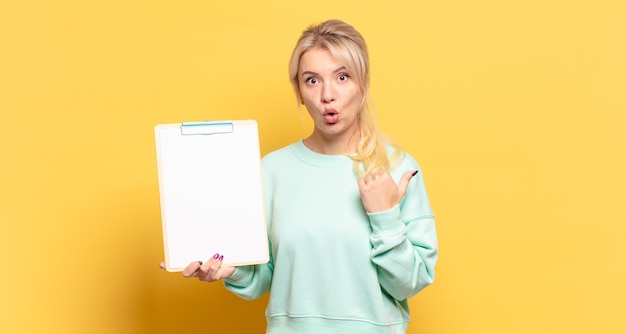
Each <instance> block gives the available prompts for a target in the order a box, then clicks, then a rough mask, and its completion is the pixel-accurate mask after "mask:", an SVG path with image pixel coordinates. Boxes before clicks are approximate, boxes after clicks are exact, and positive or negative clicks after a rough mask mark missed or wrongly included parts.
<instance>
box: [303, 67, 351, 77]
mask: <svg viewBox="0 0 626 334" xmlns="http://www.w3.org/2000/svg"><path fill="white" fill-rule="evenodd" d="M344 70H347V68H346V67H345V66H341V67H340V68H338V69H336V70H334V71H333V73H337V72H341V71H344ZM300 75H301V76H305V75H319V74H317V73H315V72H313V71H304V72H302V73H301V74H300Z"/></svg>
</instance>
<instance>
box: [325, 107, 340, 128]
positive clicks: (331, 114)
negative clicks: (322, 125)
mask: <svg viewBox="0 0 626 334" xmlns="http://www.w3.org/2000/svg"><path fill="white" fill-rule="evenodd" d="M338 120H339V113H338V112H337V111H336V110H335V109H327V110H325V111H324V121H325V122H326V123H328V124H334V123H337V121H338Z"/></svg>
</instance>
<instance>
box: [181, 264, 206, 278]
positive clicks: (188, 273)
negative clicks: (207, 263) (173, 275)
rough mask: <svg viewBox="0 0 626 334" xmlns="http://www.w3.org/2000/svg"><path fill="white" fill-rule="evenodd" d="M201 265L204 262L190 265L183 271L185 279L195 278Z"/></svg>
mask: <svg viewBox="0 0 626 334" xmlns="http://www.w3.org/2000/svg"><path fill="white" fill-rule="evenodd" d="M201 265H202V262H200V261H194V262H191V263H190V264H189V265H187V266H186V267H185V268H184V269H183V276H185V277H192V276H194V274H196V272H197V271H198V269H200V267H201Z"/></svg>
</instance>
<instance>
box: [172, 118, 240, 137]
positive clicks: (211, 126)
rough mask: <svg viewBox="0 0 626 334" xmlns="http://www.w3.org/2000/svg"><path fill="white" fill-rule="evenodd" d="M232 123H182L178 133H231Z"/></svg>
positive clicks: (185, 134)
mask: <svg viewBox="0 0 626 334" xmlns="http://www.w3.org/2000/svg"><path fill="white" fill-rule="evenodd" d="M233 128H234V127H233V122H232V121H202V122H183V123H182V124H181V125H180V133H181V134H182V135H184V136H187V135H214V134H220V133H232V132H233Z"/></svg>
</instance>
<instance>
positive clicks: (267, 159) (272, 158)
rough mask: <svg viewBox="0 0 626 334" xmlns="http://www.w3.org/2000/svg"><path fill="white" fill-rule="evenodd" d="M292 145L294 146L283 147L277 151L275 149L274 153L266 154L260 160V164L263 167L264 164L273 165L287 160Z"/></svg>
mask: <svg viewBox="0 0 626 334" xmlns="http://www.w3.org/2000/svg"><path fill="white" fill-rule="evenodd" d="M293 145H294V144H289V145H287V146H284V147H282V148H279V149H277V150H275V151H272V152H270V153H268V154H266V155H265V156H263V158H262V159H261V162H262V163H263V164H264V165H265V164H271V163H274V162H276V161H281V160H284V159H288V158H289V157H290V156H292V153H291V147H292V146H293Z"/></svg>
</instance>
